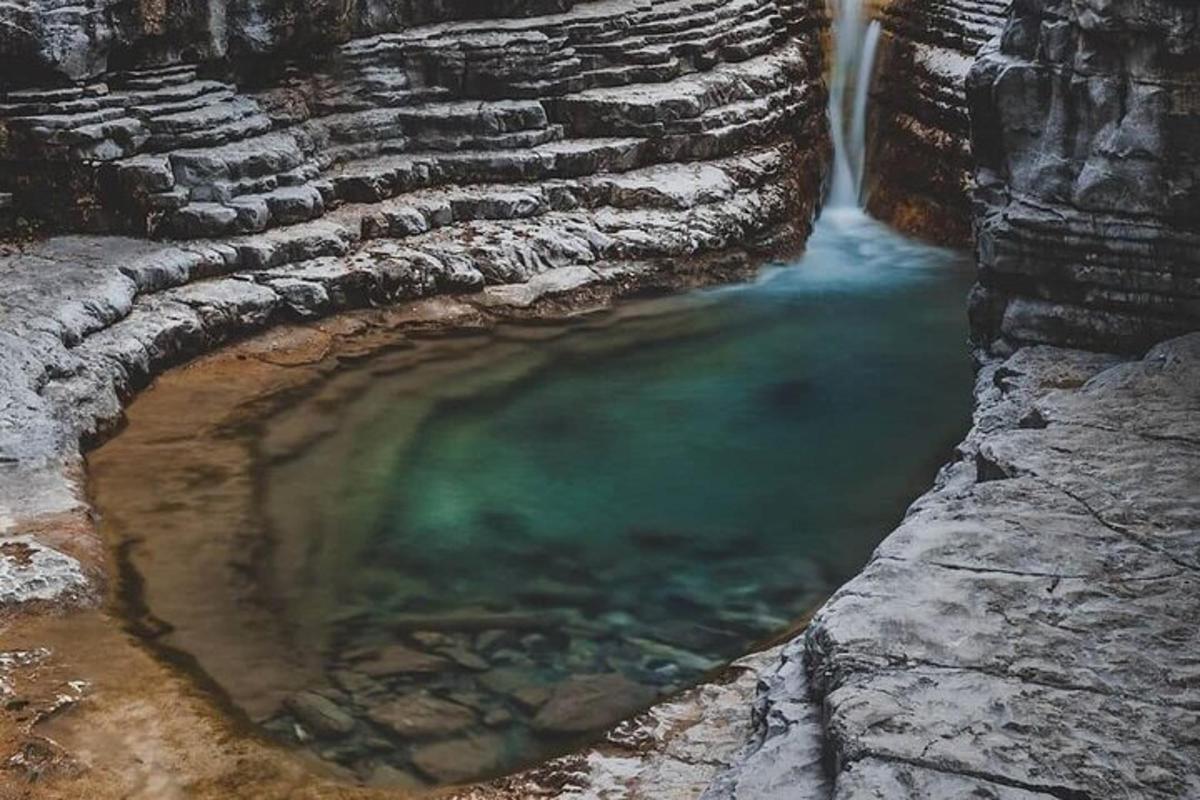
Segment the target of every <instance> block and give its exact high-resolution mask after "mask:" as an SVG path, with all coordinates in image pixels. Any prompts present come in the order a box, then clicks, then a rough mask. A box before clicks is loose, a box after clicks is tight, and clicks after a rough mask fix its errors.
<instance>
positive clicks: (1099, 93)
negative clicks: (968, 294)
mask: <svg viewBox="0 0 1200 800" xmlns="http://www.w3.org/2000/svg"><path fill="white" fill-rule="evenodd" d="M969 94H970V108H971V116H972V123H973V144H974V151H975V156H976V158H977V160H978V163H979V170H978V173H977V181H978V191H977V193H976V225H977V232H978V241H979V243H978V248H979V264H980V275H979V284H978V286H977V288H976V291H975V292H974V296H973V299H972V307H971V311H972V327H973V330H974V335H975V337H976V339H977V340H978V342H979V343H980V344H982V345H985V346H991V347H993V348H997V347H999V348H1002V349H1003V348H1007V347H1011V346H1014V345H1020V344H1023V343H1028V342H1051V343H1057V344H1065V345H1069V346H1078V347H1087V348H1094V349H1101V350H1110V351H1122V352H1138V351H1142V350H1145V348H1147V347H1149V346H1150V345H1151V344H1153V343H1154V342H1156V341H1159V340H1161V339H1163V338H1165V337H1168V336H1170V335H1173V334H1176V333H1182V332H1185V331H1188V330H1195V329H1196V328H1198V327H1200V250H1198V249H1197V245H1198V244H1200V180H1198V179H1200V8H1198V7H1197V6H1196V4H1195V3H1191V2H1183V1H1182V0H1141V1H1140V2H1128V3H1112V2H1100V1H1099V0H1090V1H1089V2H1078V1H1076V2H1066V0H1020V2H1018V3H1016V5H1015V7H1014V13H1013V17H1012V19H1011V20H1010V21H1009V23H1008V25H1007V26H1006V27H1005V29H1004V34H1003V36H1002V37H1001V38H1000V39H999V41H998V42H997V43H996V44H995V45H994V46H991V47H989V48H988V49H987V50H986V52H984V53H983V54H982V56H981V58H980V60H979V62H978V64H977V65H976V66H975V67H974V69H973V70H972V72H971V77H970V86H969Z"/></svg>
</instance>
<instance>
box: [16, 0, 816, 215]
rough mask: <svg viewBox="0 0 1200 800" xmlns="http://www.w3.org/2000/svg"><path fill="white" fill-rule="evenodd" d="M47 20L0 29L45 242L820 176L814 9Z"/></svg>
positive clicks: (451, 5) (107, 13)
mask: <svg viewBox="0 0 1200 800" xmlns="http://www.w3.org/2000/svg"><path fill="white" fill-rule="evenodd" d="M53 5H54V3H53V2H50V1H49V0H46V1H45V2H36V3H22V4H17V5H12V4H8V5H5V6H0V15H3V14H8V15H10V17H12V15H18V16H19V15H21V14H25V16H22V17H20V18H19V19H18V18H16V17H12V18H11V19H8V20H7V24H5V20H4V18H3V17H2V16H0V57H3V56H4V54H7V57H8V59H9V60H8V62H7V66H0V76H3V77H0V90H5V89H7V91H6V94H5V95H4V96H3V97H2V98H0V101H2V102H0V192H7V193H11V195H12V205H13V208H14V209H15V212H16V213H18V214H20V215H23V216H26V217H29V218H33V219H37V220H40V221H42V222H43V224H47V225H49V227H50V228H51V229H57V230H74V231H89V232H104V233H110V232H120V233H129V234H134V235H139V236H144V235H150V236H159V237H161V236H166V237H170V238H194V237H205V238H211V237H223V236H231V235H237V234H247V233H258V232H261V231H264V230H266V229H268V228H275V227H281V226H287V225H292V224H295V223H299V222H304V221H307V220H312V219H316V218H318V217H322V216H324V215H325V214H326V212H328V211H330V210H332V209H334V208H336V207H338V206H341V205H345V204H347V203H363V202H378V201H382V200H386V199H391V198H394V197H396V196H398V195H401V194H404V193H407V192H411V191H415V190H422V189H428V188H430V187H435V186H442V185H447V184H455V185H462V184H467V183H474V184H478V183H485V182H486V183H500V182H503V183H512V182H518V181H526V182H546V181H551V180H559V179H576V178H580V177H583V176H588V175H593V174H597V173H624V172H628V171H630V170H633V169H636V168H641V167H648V166H651V165H655V164H662V163H675V162H682V161H701V160H711V159H717V158H722V157H728V156H737V155H742V154H745V153H747V152H749V151H751V150H754V149H756V148H768V149H770V150H772V151H773V152H775V153H781V152H783V149H781V148H785V147H786V145H787V143H789V142H791V143H799V144H800V145H801V150H802V151H804V152H803V153H802V154H801V155H797V152H796V151H795V150H794V149H793V150H792V151H788V154H787V155H786V159H787V160H788V161H789V163H790V165H791V167H792V168H791V169H790V172H791V174H792V175H794V176H800V175H803V176H805V177H806V178H807V182H808V183H810V184H815V182H817V181H819V180H820V174H821V171H822V170H823V167H822V166H821V165H820V164H819V163H818V162H819V161H820V160H821V159H819V158H818V159H815V160H810V159H808V156H810V155H812V156H819V155H821V154H822V153H823V146H822V144H821V143H822V141H823V139H824V125H823V118H822V115H821V109H822V103H823V91H822V88H821V82H820V79H819V78H820V75H819V69H820V56H819V53H818V51H817V47H816V41H815V36H813V35H811V34H814V33H815V32H816V31H817V30H819V29H820V27H821V26H822V25H823V24H824V16H825V15H824V12H823V9H822V6H821V5H820V4H819V3H817V2H815V0H735V1H734V2H724V3H723V2H715V1H714V0H685V1H684V2H670V3H661V2H652V1H651V0H613V1H611V2H588V3H577V4H572V3H571V2H569V1H568V0H509V1H508V2H503V3H499V4H495V3H489V4H479V3H474V2H467V0H440V1H439V2H406V3H391V4H385V3H382V2H375V1H374V0H371V1H368V0H363V2H358V3H355V2H328V1H327V2H319V3H309V2H305V3H297V2H283V1H282V0H275V1H273V2H267V0H254V1H252V0H228V2H226V1H225V0H220V2H218V0H211V2H208V3H205V4H200V3H169V4H161V5H152V4H151V3H149V2H142V3H139V4H136V5H133V6H129V5H127V4H122V5H119V6H113V7H112V8H108V9H107V10H106V9H105V8H103V7H99V6H87V7H83V6H71V7H70V8H69V9H61V10H56V9H55V8H52V6H53ZM485 5H486V8H485ZM559 9H565V10H563V11H562V12H561V13H559ZM59 11H61V13H58V12H59ZM52 12H55V13H52ZM482 14H486V15H487V18H486V19H470V18H468V17H471V16H472V15H475V16H479V15H482ZM380 29H382V30H385V31H392V32H385V33H376V32H375V31H378V30H380ZM267 55H270V56H272V57H271V58H270V59H257V60H256V59H255V58H254V57H255V56H267ZM301 56H303V57H301ZM268 65H269V68H268ZM67 79H71V82H64V81H66V80H67ZM55 81H59V82H60V83H58V84H56V83H55ZM2 84H7V86H4V85H2ZM29 84H32V85H33V87H32V88H30V86H29ZM47 86H53V87H54V88H46V87H47ZM248 86H252V87H253V88H247V87H248ZM750 172H753V169H751V170H750ZM750 172H746V173H743V176H744V177H746V178H747V179H748V180H750V182H751V183H754V182H755V179H753V178H752V177H751V175H750ZM734 182H735V183H738V182H737V181H734ZM748 185H749V184H744V183H738V186H739V187H740V188H747V187H748ZM806 194H807V195H808V197H807V199H806V200H805V203H803V205H807V206H809V207H811V205H812V200H813V199H814V196H815V191H809V192H807V193H806ZM601 199H602V198H598V197H593V198H592V200H601ZM589 202H591V201H590V200H588V199H587V198H581V197H579V196H577V195H576V196H567V195H564V194H563V193H562V192H558V193H557V194H556V195H555V198H554V203H552V204H557V205H559V206H562V207H567V208H573V207H577V206H579V205H586V204H587V203H589ZM631 202H632V203H633V204H635V205H636V204H638V202H637V201H631ZM650 204H651V205H653V203H650ZM789 213H791V215H792V216H793V218H795V219H798V220H801V222H800V223H799V224H800V226H801V227H804V226H806V225H807V219H806V216H807V215H806V214H805V213H804V210H803V209H799V208H796V207H792V208H791V209H789ZM768 216H770V219H768V218H767V217H768ZM783 219H784V217H783V216H775V215H763V216H762V217H761V218H760V220H759V221H761V222H763V223H764V224H769V223H777V222H782V221H783ZM414 225H415V222H414ZM402 227H403V226H402ZM409 227H412V226H411V225H410V226H409ZM416 227H417V228H421V227H422V226H421V225H416ZM426 227H428V226H426ZM735 238H736V237H735Z"/></svg>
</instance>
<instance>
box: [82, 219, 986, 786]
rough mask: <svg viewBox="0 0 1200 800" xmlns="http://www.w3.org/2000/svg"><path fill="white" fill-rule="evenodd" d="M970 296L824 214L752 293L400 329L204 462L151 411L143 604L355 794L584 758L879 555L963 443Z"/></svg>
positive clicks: (247, 710)
mask: <svg viewBox="0 0 1200 800" xmlns="http://www.w3.org/2000/svg"><path fill="white" fill-rule="evenodd" d="M971 280H972V270H971V268H970V265H969V263H968V260H967V259H966V258H965V257H964V255H963V254H960V253H954V252H948V251H944V250H939V249H936V248H931V247H928V246H925V245H921V244H918V243H914V242H912V241H909V240H907V239H905V238H903V237H900V236H898V235H896V234H895V233H893V232H891V231H889V230H888V229H887V228H886V227H884V226H882V225H880V224H878V223H875V222H872V221H871V220H869V219H867V218H866V217H864V216H863V215H861V214H860V213H858V212H850V211H836V210H835V211H829V212H827V213H826V215H825V217H824V218H823V219H822V220H821V221H820V224H819V225H818V226H817V231H816V233H815V234H814V236H813V237H812V239H811V241H810V243H809V248H808V252H807V253H806V254H805V255H804V257H803V258H801V259H800V260H799V261H798V262H797V263H795V264H791V265H786V266H768V267H764V268H763V270H762V271H761V273H760V275H759V278H758V279H757V280H755V281H754V282H751V283H747V284H742V285H737V286H730V287H725V288H720V289H716V290H710V291H702V292H692V293H689V294H686V295H683V296H677V297H670V298H659V299H653V300H640V301H636V302H630V303H625V304H622V305H621V306H620V307H618V308H617V309H616V310H614V311H612V312H608V313H605V314H601V315H593V316H589V317H586V318H582V319H575V320H571V321H568V322H563V323H556V324H550V325H547V324H526V325H515V324H514V325H505V326H502V327H500V328H499V329H497V330H489V331H486V332H480V331H476V332H464V333H462V334H461V335H458V336H453V337H442V338H436V339H431V340H410V341H406V342H398V343H397V347H396V348H394V349H392V350H389V351H388V352H385V353H380V354H377V355H375V356H372V357H370V358H366V359H359V360H355V361H351V362H348V363H346V364H345V365H344V366H342V367H341V368H339V369H337V370H334V371H333V372H332V373H330V374H329V375H327V376H326V377H325V378H323V379H322V380H321V381H320V382H319V383H318V384H317V385H316V386H315V387H312V388H311V390H308V391H306V392H305V393H304V394H303V395H301V396H291V397H289V398H288V399H287V401H286V402H285V403H284V404H283V406H282V407H280V408H277V409H275V410H274V411H273V412H272V413H271V414H270V416H269V417H268V418H267V419H265V420H263V421H262V422H261V425H258V426H257V427H255V428H253V429H245V428H237V429H231V430H215V431H210V432H208V433H198V435H197V439H196V440H195V441H193V442H190V443H189V444H188V446H185V447H173V446H171V445H170V442H167V443H165V444H162V448H165V449H162V450H161V452H160V449H159V445H157V444H155V442H156V441H157V440H155V438H154V436H153V431H154V420H153V419H144V420H143V421H142V423H141V424H143V425H147V426H149V428H148V429H147V433H146V435H145V436H143V437H142V439H144V440H145V441H144V442H143V445H142V449H141V450H136V449H135V451H134V453H135V454H134V455H132V456H130V457H124V458H113V459H111V460H110V462H106V463H107V464H108V467H107V471H106V470H103V469H102V470H101V471H100V474H98V475H97V476H95V477H96V484H97V486H99V487H101V489H103V487H105V486H111V487H112V489H111V491H113V492H115V494H114V495H113V499H111V500H108V501H106V500H105V497H104V492H103V491H101V493H100V494H101V496H100V497H99V500H98V502H99V503H100V505H101V506H102V507H103V508H105V509H106V511H107V513H106V516H107V518H108V527H109V528H110V531H111V536H112V537H113V545H114V548H116V551H117V554H118V558H119V559H120V560H121V562H122V569H123V575H125V580H126V583H127V584H128V587H127V589H126V591H127V593H129V594H131V595H134V594H136V596H137V601H138V602H137V603H134V604H133V605H132V606H131V609H132V610H131V613H132V614H133V615H134V616H135V617H136V620H135V621H136V622H138V630H139V631H141V632H142V633H143V634H144V635H146V636H148V637H150V638H153V640H154V642H155V645H156V647H158V648H159V649H160V652H164V653H166V654H167V655H168V656H169V657H171V658H172V659H173V660H174V661H176V662H177V663H180V664H183V665H185V667H186V668H187V669H189V670H191V671H192V672H193V673H200V674H202V678H203V681H202V682H203V684H204V685H206V686H208V687H209V688H213V689H216V690H217V691H218V693H219V694H220V695H223V696H224V698H225V699H227V700H228V701H229V702H230V703H231V704H232V706H234V707H236V708H238V709H239V710H240V711H241V712H243V713H244V715H245V716H246V717H248V718H249V720H250V721H252V722H254V723H257V724H260V725H262V726H264V728H265V730H266V731H268V732H269V733H270V734H272V735H273V736H275V737H277V738H278V739H279V740H280V741H282V742H284V743H286V744H288V745H289V746H294V747H296V748H299V749H301V750H303V751H305V752H306V753H310V754H312V755H314V756H315V757H318V758H320V759H322V760H323V761H324V764H325V765H326V766H327V767H329V768H332V769H334V770H335V771H338V772H340V773H341V774H342V775H343V776H344V777H346V778H347V779H349V780H357V781H363V782H369V783H383V784H391V785H396V784H409V785H414V786H427V785H434V784H444V783H458V782H463V781H469V780H472V779H476V778H480V777H486V776H490V775H495V774H499V773H502V772H505V771H510V770H513V769H516V768H519V767H520V766H522V765H526V764H530V763H533V762H536V761H538V760H541V759H544V758H546V757H547V756H550V755H554V754H557V753H561V752H564V751H566V750H568V749H570V748H572V747H575V746H578V745H579V744H580V743H582V742H585V741H587V740H589V739H590V738H594V737H595V736H597V735H598V734H599V733H600V732H601V731H603V730H604V729H605V728H606V727H608V726H609V725H611V724H612V723H614V722H616V721H618V720H619V719H621V718H622V717H623V716H625V715H627V714H629V713H631V712H634V711H637V710H638V709H639V708H641V707H643V706H644V705H646V704H647V703H649V702H651V701H653V700H655V699H658V698H662V697H665V696H669V695H670V694H671V693H673V692H676V691H679V690H681V689H683V688H686V687H687V686H689V685H691V684H694V683H696V682H697V681H700V680H702V679H703V678H704V677H705V676H706V675H707V674H709V673H711V672H712V671H714V670H717V669H720V668H721V666H722V665H724V664H726V663H728V662H729V661H730V660H731V659H734V658H737V657H738V656H741V655H743V654H745V653H746V652H748V651H749V650H750V649H752V648H754V647H756V646H758V645H761V644H762V643H764V642H765V641H768V640H770V639H771V638H773V637H777V636H779V635H781V634H782V633H784V632H786V631H787V630H789V629H790V628H792V627H793V626H794V625H795V624H796V621H797V620H798V619H799V618H801V617H802V616H803V615H804V614H806V613H807V612H809V611H811V610H812V609H813V608H814V607H815V606H816V605H818V604H819V603H820V602H821V601H822V600H823V599H824V598H825V597H826V596H827V595H828V594H829V593H830V592H832V591H833V590H835V589H836V588H837V587H838V586H839V585H840V584H841V583H843V582H844V581H845V580H847V579H848V578H849V577H850V576H852V575H853V574H854V573H855V572H856V571H857V570H858V569H859V568H860V567H861V565H862V564H863V562H864V561H865V560H866V559H867V558H868V556H869V555H870V552H871V550H872V549H873V548H874V547H875V546H876V545H877V544H878V542H879V541H880V540H881V539H882V538H883V536H885V535H886V534H887V532H888V531H890V530H891V529H892V528H894V527H895V525H896V524H897V522H898V521H899V520H900V518H901V516H902V514H903V512H904V509H905V507H906V506H907V505H908V503H910V502H911V501H912V500H913V499H914V498H915V497H916V496H917V495H918V494H920V493H921V492H922V491H923V490H924V488H925V487H927V486H928V485H929V483H930V481H931V480H932V478H933V476H934V473H935V471H936V469H937V466H938V465H939V464H940V463H941V462H943V461H944V460H945V459H946V457H947V456H948V455H949V453H950V451H951V448H952V447H953V445H954V443H955V442H956V441H958V439H960V438H961V436H962V434H963V433H964V432H965V430H966V428H967V424H968V419H969V414H970V398H971V392H970V384H971V367H970V363H969V358H968V353H967V343H966V319H965V316H966V315H965V298H966V292H967V289H968V286H969V284H970V282H971ZM163 413H168V412H163ZM205 437H207V438H205ZM119 441H120V439H118V440H117V443H119ZM139 441H142V440H139ZM114 444H115V443H114ZM235 445H236V446H235ZM246 445H249V448H250V451H251V452H253V454H254V458H253V459H249V460H248V459H245V458H244V454H245V453H246V451H247V450H246ZM238 454H243V456H242V457H239V456H238ZM156 459H159V460H156ZM189 459H195V460H196V463H194V464H192V463H190V462H189ZM164 476H166V477H165V478H164ZM162 487H166V488H162ZM147 621H150V622H149V624H148V623H147Z"/></svg>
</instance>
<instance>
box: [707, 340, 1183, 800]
mask: <svg viewBox="0 0 1200 800" xmlns="http://www.w3.org/2000/svg"><path fill="white" fill-rule="evenodd" d="M976 397H977V403H978V407H977V411H976V424H975V427H974V428H973V429H972V431H971V433H970V434H969V435H968V436H967V439H966V440H965V441H964V442H963V444H962V445H960V447H959V452H960V460H959V461H957V462H955V463H954V464H951V465H949V466H948V467H946V468H945V469H943V470H942V472H941V473H940V475H939V478H938V482H937V484H936V485H935V487H934V489H933V490H932V491H930V492H929V493H928V494H926V495H924V496H923V497H921V498H920V499H918V500H917V501H916V502H915V503H914V504H913V506H912V507H911V508H910V510H909V512H908V515H907V516H906V518H905V521H904V523H903V524H902V525H901V526H900V528H898V529H897V530H896V531H895V532H894V533H893V534H892V535H891V536H890V537H889V538H888V539H886V540H885V541H884V542H883V544H882V545H880V547H879V549H878V550H877V551H876V553H875V555H874V557H873V558H872V560H871V562H870V563H869V564H868V565H867V567H866V568H865V569H864V571H863V572H862V574H861V575H859V576H858V577H856V578H855V579H853V580H852V581H850V582H849V583H848V584H846V585H845V586H844V587H843V588H842V589H840V590H839V591H838V592H837V593H836V594H835V595H834V597H833V598H832V599H831V600H830V601H829V602H828V603H826V605H825V606H824V607H823V608H822V609H821V610H820V611H819V612H818V613H817V615H816V616H815V618H814V619H813V622H812V624H811V625H810V627H809V629H808V630H807V631H806V633H805V634H804V635H803V636H802V637H800V638H799V639H797V640H795V641H793V642H792V643H790V644H788V645H786V646H785V647H784V648H783V650H782V656H781V658H780V660H779V662H778V666H777V667H776V673H775V676H774V677H773V678H769V679H767V680H766V681H764V682H763V683H762V686H761V688H762V693H761V695H760V698H759V706H758V710H757V712H756V717H755V718H756V720H757V726H756V730H757V732H758V734H757V736H756V737H752V738H751V740H750V742H749V743H748V744H747V748H746V750H745V751H744V753H743V755H742V761H741V762H740V764H738V765H736V766H734V767H733V768H732V769H731V770H729V771H727V772H726V774H724V775H723V776H722V777H721V778H720V779H719V780H718V781H717V782H716V783H714V785H713V787H712V788H711V789H710V795H711V796H713V797H730V796H738V795H737V791H736V790H737V787H739V786H754V787H756V788H755V789H754V792H753V793H751V794H747V795H745V796H755V797H759V796H762V797H770V796H784V795H780V794H778V792H776V794H772V792H774V791H775V789H773V788H771V787H772V786H779V785H785V784H788V782H789V779H787V778H786V775H787V770H789V769H792V768H795V767H797V766H798V765H801V764H805V763H810V762H811V761H812V760H813V759H814V758H815V756H814V754H815V753H817V752H820V751H823V752H825V753H827V754H828V758H829V762H828V763H830V764H831V765H832V767H833V779H834V794H833V796H834V797H837V798H882V797H888V798H890V797H926V796H959V795H960V794H961V795H964V796H965V795H970V796H980V797H996V798H1009V797H1012V798H1025V797H1114V796H1115V797H1121V796H1125V797H1146V798H1156V797H1163V798H1167V797H1186V796H1191V795H1193V794H1196V792H1197V791H1200V772H1197V770H1196V769H1195V764H1196V763H1198V761H1197V759H1198V756H1200V753H1198V752H1197V744H1196V742H1195V741H1194V737H1191V736H1190V734H1189V733H1187V732H1188V731H1190V730H1194V729H1195V726H1196V725H1197V723H1198V722H1200V711H1198V709H1200V696H1197V695H1196V692H1195V688H1194V685H1193V684H1194V681H1192V680H1191V676H1193V675H1194V666H1193V664H1192V663H1191V657H1190V655H1189V654H1190V653H1192V652H1194V650H1195V648H1196V647H1197V645H1200V641H1198V640H1197V634H1196V631H1195V629H1194V626H1192V625H1190V624H1189V623H1188V620H1189V619H1191V618H1192V617H1194V615H1195V614H1196V613H1198V611H1200V609H1197V608H1195V605H1196V603H1195V602H1194V601H1193V598H1195V597H1196V596H1197V592H1196V589H1197V581H1198V577H1197V568H1198V566H1200V564H1198V562H1197V558H1196V554H1197V552H1198V549H1200V538H1198V533H1197V532H1198V531H1200V505H1198V504H1197V503H1196V501H1195V494H1196V486H1197V484H1196V476H1197V475H1200V449H1197V447H1196V443H1197V442H1200V406H1198V405H1197V401H1198V398H1200V334H1192V335H1190V336H1186V337H1183V338H1179V339H1175V340H1171V341H1168V342H1165V343H1163V344H1161V345H1158V346H1156V347H1155V348H1153V349H1152V350H1151V351H1150V353H1148V354H1147V356H1146V357H1145V358H1143V359H1141V360H1138V361H1127V362H1122V361H1119V360H1118V359H1116V358H1114V357H1111V356H1099V355H1096V354H1091V353H1082V352H1078V351H1070V350H1062V349H1056V348H1050V347H1037V348H1026V349H1023V350H1020V351H1018V352H1017V353H1016V354H1015V355H1013V356H1012V357H1011V358H1009V359H1008V360H1006V361H1004V362H999V361H996V362H992V363H990V364H988V365H986V366H985V367H984V368H983V369H982V370H981V372H980V376H979V381H978V383H977V392H976ZM814 721H817V726H816V730H815V733H814V726H813V723H814ZM1131 732H1136V733H1131ZM776 775H778V776H784V777H783V778H782V781H783V782H782V783H781V782H779V781H776V780H775V777H774V776H776ZM809 781H811V778H810V779H809ZM810 785H811V783H810V782H804V781H800V782H796V781H791V782H790V786H791V787H792V788H791V789H790V790H789V791H794V792H795V791H801V789H803V791H809V787H810ZM797 787H800V788H797ZM787 796H796V795H794V794H793V795H787ZM800 796H803V795H802V794H801V795H800ZM814 796H816V795H814ZM826 796H827V795H826Z"/></svg>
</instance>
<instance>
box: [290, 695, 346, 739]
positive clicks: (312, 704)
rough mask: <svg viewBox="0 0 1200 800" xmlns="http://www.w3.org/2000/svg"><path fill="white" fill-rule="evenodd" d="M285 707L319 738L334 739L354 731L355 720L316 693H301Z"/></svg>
mask: <svg viewBox="0 0 1200 800" xmlns="http://www.w3.org/2000/svg"><path fill="white" fill-rule="evenodd" d="M284 705H285V706H286V707H287V709H288V710H289V711H291V712H292V714H294V715H295V716H296V719H298V720H299V721H300V724H301V725H303V726H304V727H305V729H306V730H308V731H309V732H310V733H312V734H313V735H314V736H316V737H318V738H327V739H334V738H338V737H341V736H345V735H346V734H348V733H350V732H351V731H353V730H354V726H355V722H354V718H353V717H352V716H350V715H349V714H347V713H346V712H345V711H344V710H342V708H341V707H340V706H339V705H338V704H337V703H335V702H333V701H332V700H330V699H329V698H327V697H322V696H321V695H319V694H317V693H316V692H299V693H298V694H294V695H292V696H291V697H289V698H288V699H287V700H286V701H285V702H284Z"/></svg>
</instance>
